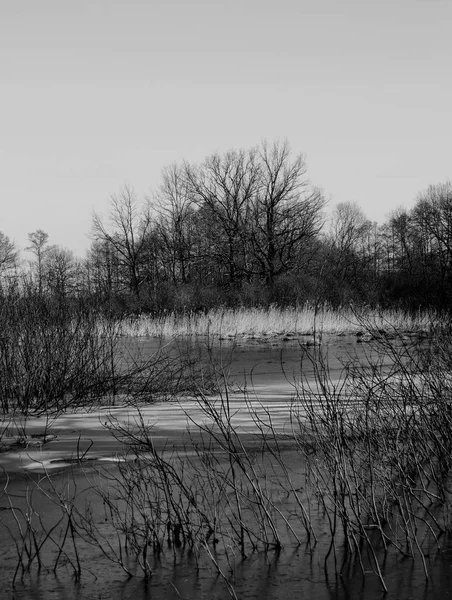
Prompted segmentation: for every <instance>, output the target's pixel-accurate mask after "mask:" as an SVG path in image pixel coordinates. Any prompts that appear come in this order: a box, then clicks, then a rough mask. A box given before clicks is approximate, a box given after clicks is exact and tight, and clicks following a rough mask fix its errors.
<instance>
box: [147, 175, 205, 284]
mask: <svg viewBox="0 0 452 600" xmlns="http://www.w3.org/2000/svg"><path fill="white" fill-rule="evenodd" d="M162 177H163V181H162V184H161V186H160V188H159V189H158V191H157V193H156V197H155V201H156V203H155V207H156V210H157V211H158V213H159V215H160V218H159V221H158V225H157V230H158V233H159V237H160V239H161V241H162V245H163V247H164V256H165V263H166V267H167V269H169V271H170V274H171V279H172V280H173V283H175V284H177V283H187V282H188V280H189V277H190V266H191V262H192V260H193V247H194V244H195V243H196V242H195V236H194V231H193V216H194V210H195V204H194V202H193V197H192V194H191V190H190V187H189V185H188V183H187V179H186V177H185V170H184V168H183V167H181V166H179V165H176V164H173V165H171V166H170V167H167V168H165V169H164V170H163V171H162Z"/></svg>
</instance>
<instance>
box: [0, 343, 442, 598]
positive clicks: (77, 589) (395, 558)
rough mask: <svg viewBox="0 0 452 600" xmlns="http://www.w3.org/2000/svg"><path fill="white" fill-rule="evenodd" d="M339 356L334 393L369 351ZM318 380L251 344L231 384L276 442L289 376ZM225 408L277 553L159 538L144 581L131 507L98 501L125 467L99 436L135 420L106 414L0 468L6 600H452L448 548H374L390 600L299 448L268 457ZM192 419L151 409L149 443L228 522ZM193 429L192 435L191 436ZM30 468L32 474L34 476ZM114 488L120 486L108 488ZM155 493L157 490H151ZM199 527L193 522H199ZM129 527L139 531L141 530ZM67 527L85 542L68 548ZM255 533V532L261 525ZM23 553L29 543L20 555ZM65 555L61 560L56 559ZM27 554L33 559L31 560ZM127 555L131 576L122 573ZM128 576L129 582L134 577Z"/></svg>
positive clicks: (296, 353)
mask: <svg viewBox="0 0 452 600" xmlns="http://www.w3.org/2000/svg"><path fill="white" fill-rule="evenodd" d="M330 346H331V348H330V350H331V352H330V353H329V356H330V358H329V380H330V381H333V382H338V381H340V379H341V376H342V375H341V374H342V370H343V361H344V360H348V359H350V358H351V357H352V356H353V355H355V354H356V353H358V354H359V355H360V357H361V359H362V358H363V357H364V354H365V353H366V352H368V351H369V348H365V347H364V346H363V345H361V346H357V345H356V343H355V340H354V339H352V338H337V339H336V340H334V341H331V342H330ZM141 347H142V350H143V351H144V352H145V353H147V352H151V351H153V350H155V345H153V344H152V342H148V341H146V342H141ZM229 350H230V348H229V347H228V346H226V347H224V346H223V348H222V349H221V353H222V355H223V356H225V354H227V353H228V352H229ZM212 352H213V354H214V356H216V357H218V355H219V354H220V348H219V347H215V348H213V349H212ZM315 368H316V367H315V363H312V362H310V361H308V360H306V357H305V358H304V359H303V360H302V359H301V352H300V347H299V345H298V344H297V342H290V343H287V344H285V345H284V346H283V347H282V346H281V345H278V346H271V345H270V344H260V343H258V342H256V343H253V342H250V341H248V342H247V343H246V344H243V345H242V346H239V347H238V348H236V349H235V351H234V361H233V363H232V365H231V368H230V373H231V378H232V380H233V381H234V386H235V387H236V389H237V390H243V387H244V386H247V387H248V389H249V390H250V394H249V395H248V396H247V398H248V402H249V403H251V404H252V405H253V407H254V408H255V409H257V408H259V409H260V410H261V412H260V413H259V414H261V415H263V416H262V418H264V417H265V416H266V415H267V416H268V415H269V414H270V415H271V419H272V424H273V427H274V429H275V430H276V431H278V432H279V433H281V432H284V431H287V424H288V413H289V410H288V406H289V404H290V402H291V401H292V399H293V396H294V391H295V388H294V377H295V378H297V377H300V373H301V372H302V375H303V377H305V378H307V379H308V380H311V381H313V376H314V370H315ZM251 390H252V393H251ZM230 400H231V402H230V405H229V407H228V408H229V410H230V411H231V413H232V414H233V419H235V421H234V426H238V427H240V429H241V432H242V434H241V438H240V439H241V440H242V441H243V444H244V447H245V448H246V449H247V451H248V452H249V456H250V460H249V462H246V461H245V466H246V467H247V468H248V469H255V472H256V474H257V475H258V477H257V478H254V479H253V481H254V482H256V481H259V482H260V485H262V489H264V488H265V490H266V494H267V496H266V498H270V499H271V500H272V503H273V504H272V505H271V506H270V505H266V504H265V502H264V503H263V504H262V506H261V505H259V506H258V509H259V510H261V509H262V507H265V506H269V510H271V512H272V519H273V522H274V523H277V528H278V535H279V537H280V540H281V542H282V548H281V549H274V548H272V547H269V548H265V547H263V546H264V545H263V544H262V543H260V542H259V543H258V544H256V545H257V546H258V547H257V548H256V550H254V551H253V550H252V549H251V548H250V547H249V545H248V546H247V548H246V557H244V556H242V554H241V552H240V547H239V545H237V543H236V536H235V535H234V534H233V532H231V531H228V528H227V527H226V528H224V530H223V533H222V536H219V542H218V543H217V544H211V545H210V546H208V549H205V548H202V547H200V546H199V544H198V545H197V546H196V545H195V546H194V547H193V548H190V544H189V543H187V544H186V545H185V546H184V545H181V546H177V545H175V544H174V539H173V543H172V544H171V545H169V544H168V541H167V540H168V535H166V533H165V532H160V540H162V541H163V542H162V548H161V551H160V552H159V553H157V554H153V553H152V552H151V551H149V556H148V567H149V570H150V574H151V576H150V577H149V578H143V577H142V571H141V570H140V568H137V566H136V563H135V561H134V560H133V559H132V558H131V557H130V555H129V556H127V555H126V554H124V553H123V550H124V548H123V541H122V540H121V539H118V536H117V533H116V530H115V527H114V523H115V518H116V519H118V518H122V517H123V516H124V515H125V514H126V510H128V508H127V507H128V506H130V504H128V503H127V496H126V497H125V498H126V499H124V495H123V499H122V500H119V501H118V503H117V504H118V506H119V510H118V514H117V515H116V517H112V514H111V512H109V510H108V507H107V506H106V503H105V497H104V498H103V497H102V496H101V495H99V494H98V493H97V491H96V490H99V489H103V490H104V491H105V490H106V489H107V488H108V489H111V488H112V486H113V488H114V484H115V482H117V481H118V480H119V472H118V467H117V466H115V464H114V463H111V462H102V460H103V459H107V458H109V457H111V456H112V454H113V455H114V454H115V453H116V452H119V451H120V450H121V443H120V442H119V441H118V440H114V439H113V438H112V437H111V436H110V434H109V431H108V429H105V427H103V426H102V425H103V424H104V423H105V422H106V420H108V419H110V418H111V415H113V417H114V418H115V419H117V422H118V423H122V424H124V423H127V422H130V420H129V421H128V419H130V410H129V409H127V408H125V407H122V408H116V409H114V410H113V411H112V412H111V413H109V412H107V411H105V412H104V413H101V414H100V415H99V414H93V413H81V412H79V413H77V414H70V413H69V414H65V415H63V416H62V418H61V419H60V420H59V423H52V425H51V428H52V431H55V432H57V434H58V436H59V437H58V439H57V440H56V441H55V442H52V443H49V444H47V445H46V446H44V447H43V448H42V449H40V450H35V449H26V450H25V451H23V452H22V454H21V455H20V460H19V459H16V460H13V458H11V457H7V456H1V457H0V458H1V459H2V461H3V463H2V464H3V467H4V469H7V470H8V475H7V474H6V473H5V474H4V475H3V476H2V478H1V481H2V487H3V490H4V491H3V494H2V495H1V496H0V521H1V525H0V527H1V535H0V586H1V589H2V590H3V593H2V595H1V598H17V599H19V598H23V599H25V598H42V599H44V598H45V599H48V598H58V599H60V598H67V599H68V600H72V599H74V600H75V599H77V600H78V599H89V600H90V599H92V600H95V599H96V600H99V599H101V598H112V599H116V598H117V599H126V598H133V599H134V600H142V599H143V600H144V599H147V598H152V599H153V600H155V599H157V600H158V599H165V600H166V599H173V598H174V599H176V598H177V599H180V598H185V599H190V600H191V599H197V600H198V599H206V600H207V599H208V600H215V599H218V600H223V599H226V598H240V599H242V598H244V599H245V598H249V599H256V600H257V599H265V600H283V599H284V598H286V597H287V596H292V597H305V598H316V599H318V600H323V599H325V600H326V599H332V598H335V599H338V600H346V599H355V598H366V599H371V600H373V599H377V598H378V599H379V598H388V599H391V600H392V599H394V600H395V599H396V598H397V599H405V600H408V599H410V600H433V599H438V600H439V599H440V598H441V599H442V598H448V597H450V596H452V592H451V591H450V590H452V550H451V546H450V544H449V541H448V540H447V538H445V537H444V536H443V537H441V538H440V539H439V541H438V543H439V551H438V548H434V547H432V548H431V552H430V555H429V556H427V558H426V559H425V564H424V562H423V560H422V559H421V557H420V555H419V553H417V554H416V557H415V558H414V559H413V558H402V557H401V555H400V553H398V552H396V551H395V549H394V548H392V547H389V548H388V550H387V551H386V552H383V551H382V549H381V548H380V550H378V548H379V546H378V542H377V541H376V540H375V543H374V548H376V549H377V552H378V562H379V566H380V568H381V575H382V578H383V580H384V582H385V585H386V586H387V593H385V592H384V590H383V587H382V581H381V578H380V577H379V576H378V574H377V573H376V568H375V564H374V561H373V558H372V556H371V555H369V553H368V551H367V549H366V548H363V550H362V552H361V554H359V553H356V552H355V553H353V554H350V553H348V554H347V539H346V538H344V536H341V535H337V536H336V538H335V544H334V547H333V548H332V549H331V547H330V546H331V527H332V524H331V521H330V520H328V518H327V517H326V515H325V511H324V507H325V503H326V504H328V500H325V499H323V502H322V498H319V497H318V496H316V494H315V490H314V489H313V488H312V487H309V486H308V485H307V482H306V477H305V473H304V471H305V464H304V462H303V458H302V457H301V456H300V453H299V452H298V451H297V448H296V447H295V448H294V445H293V441H291V440H290V439H288V440H285V441H284V442H283V443H282V446H281V447H280V452H279V453H278V454H275V455H272V453H271V452H270V451H269V450H270V447H268V448H262V445H261V444H259V443H256V440H255V439H254V438H253V436H252V429H253V427H254V430H255V429H256V426H259V423H260V421H258V422H257V423H256V421H253V419H252V418H250V414H249V412H247V411H246V410H244V399H243V395H241V394H240V392H238V391H237V393H236V394H233V395H232V396H231V399H230ZM183 408H184V410H185V411H186V412H185V414H184V412H183V410H182V409H181V407H180V406H178V405H163V406H154V407H149V408H147V409H146V412H145V418H146V419H149V422H152V424H153V426H154V427H153V430H152V432H153V440H154V442H155V444H156V446H157V447H158V449H159V451H162V450H163V448H166V450H165V452H164V453H163V454H161V456H163V457H164V460H165V461H168V462H167V463H166V464H167V465H168V466H169V467H170V466H174V467H175V477H177V476H178V474H180V473H182V471H183V469H186V470H187V473H189V475H188V478H187V481H189V482H190V490H192V491H193V490H194V491H195V492H196V497H197V501H198V502H199V503H200V504H202V503H204V504H202V506H203V507H207V508H209V505H210V506H211V507H213V506H214V505H215V502H214V500H215V498H219V500H218V506H219V507H221V511H222V512H221V515H222V516H228V515H233V511H234V507H235V506H236V505H235V504H234V498H233V497H232V492H233V488H232V487H231V484H230V482H231V479H230V459H229V458H228V457H227V456H224V455H223V454H222V453H221V452H220V451H219V450H218V448H213V449H212V453H211V454H209V453H206V452H204V453H202V452H201V453H200V452H199V451H196V449H195V450H193V444H194V443H195V444H199V443H200V441H201V440H200V435H199V431H198V429H197V428H196V427H194V426H193V420H194V421H196V422H197V423H203V422H205V419H206V413H205V412H204V413H203V409H202V406H201V407H200V406H199V405H197V404H196V403H195V402H192V403H189V402H187V403H186V404H184V407H183ZM187 425H188V428H189V430H190V431H191V433H190V434H187V432H186V430H187ZM29 426H30V428H31V429H33V428H35V430H36V431H37V430H38V429H39V427H41V428H42V424H40V423H38V422H30V423H29ZM204 441H205V440H204ZM76 446H78V448H77V451H75V447H76ZM272 448H273V446H272ZM85 452H86V456H85ZM74 453H75V454H76V455H77V456H78V458H80V456H83V457H84V458H92V459H93V460H92V461H86V460H85V461H84V462H83V463H82V466H80V465H79V464H74V460H73V459H74ZM278 457H279V458H278ZM212 459H215V461H216V462H215V464H213V463H211V467H210V471H209V469H207V470H206V469H204V470H202V469H201V467H202V465H204V464H207V463H206V462H205V461H207V460H212ZM247 460H248V459H247ZM122 464H123V467H122V469H123V470H124V471H123V472H124V473H126V474H127V477H129V479H128V481H129V482H133V481H135V480H134V479H133V477H134V475H136V473H138V472H140V469H142V467H141V466H140V465H141V463H140V462H139V461H138V462H137V461H135V460H134V459H133V458H132V459H131V460H130V462H126V463H122ZM22 467H26V474H25V475H24V473H23V469H22ZM200 469H201V470H200ZM141 472H142V471H141ZM213 472H217V473H220V474H221V475H222V477H223V480H226V478H227V477H229V479H228V483H227V484H226V487H227V490H226V492H224V490H223V491H219V488H218V484H217V482H216V480H215V481H214V482H213V483H212V481H213V480H212V478H209V473H210V474H211V473H213ZM153 473H154V471H149V472H146V479H145V480H146V481H148V482H149V478H152V477H155V475H154V474H153ZM206 473H207V475H206ZM287 473H289V475H290V481H291V485H292V487H293V489H295V490H297V494H296V495H295V494H288V493H286V492H287ZM241 477H242V479H241V482H242V483H240V485H241V486H242V487H240V492H241V494H242V495H243V497H245V495H248V496H247V497H249V495H250V494H254V495H253V496H252V497H253V498H256V493H255V491H253V490H251V491H250V485H251V484H250V480H249V479H247V478H246V474H245V475H243V474H242V476H241ZM108 478H112V479H110V482H109V483H108V485H107V481H108ZM159 482H161V479H156V480H155V483H156V484H159ZM281 482H283V484H281ZM209 486H211V487H209ZM156 487H158V486H157V485H154V486H148V488H149V489H151V490H155V489H156ZM141 489H142V487H140V488H138V487H135V488H133V489H132V488H130V490H131V492H130V493H131V494H132V496H133V495H135V496H133V497H137V495H138V494H139V493H140V490H141ZM146 493H149V490H147V492H146ZM149 494H150V495H149V498H148V500H147V501H148V502H149V503H152V502H155V503H156V504H155V507H154V513H155V510H156V509H158V507H159V506H163V505H164V504H163V500H162V499H160V500H159V497H157V496H156V495H155V494H156V492H155V491H152V492H151V493H149ZM296 499H298V503H297V502H296ZM215 501H216V500H215ZM159 502H160V504H159ZM121 503H122V504H121ZM245 505H246V507H245V508H244V521H245V522H246V523H247V524H251V523H253V522H254V521H253V519H255V520H256V511H257V510H258V509H257V508H254V507H255V505H253V504H252V503H243V506H245ZM264 505H265V506H264ZM300 505H301V506H302V507H304V508H306V510H307V511H308V512H309V519H310V523H311V526H312V528H313V529H314V530H315V535H316V538H317V540H316V542H315V543H314V540H313V538H312V537H310V536H309V534H308V531H307V529H306V526H305V524H303V519H302V518H301V508H300ZM187 506H189V503H188V504H187ZM206 510H207V509H206ZM212 510H213V509H212ZM87 511H88V512H87ZM278 511H279V512H278ZM151 512H152V511H151ZM87 514H89V515H90V516H91V523H92V524H94V527H95V531H94V536H93V537H94V538H96V539H98V540H99V539H100V544H99V543H93V539H92V538H90V531H89V527H88V528H87V527H86V523H87V522H85V521H84V520H83V517H84V516H86V515H87ZM191 514H192V515H194V513H193V512H192V513H191ZM281 514H284V515H289V516H290V518H289V524H290V527H291V528H292V529H293V531H295V534H296V535H297V537H298V539H299V543H298V542H297V541H296V539H295V538H294V534H293V532H291V531H290V528H289V527H288V526H287V525H285V524H284V522H283V520H282V518H281V516H280V515H281ZM195 517H196V515H194V516H193V519H195ZM134 518H135V519H136V523H137V529H138V523H139V521H140V518H139V516H134ZM129 522H130V521H129ZM231 522H232V516H231ZM256 523H257V521H256ZM71 525H74V528H75V529H76V531H77V533H76V534H74V536H73V538H72V530H71ZM250 526H251V525H250ZM231 527H232V525H231ZM253 527H254V528H255V529H256V528H258V525H257V524H256V525H253ZM259 535H260V538H261V539H262V538H263V536H264V537H266V539H270V540H271V539H272V534H271V531H270V532H269V531H268V530H267V531H266V532H263V533H260V534H259ZM369 535H371V534H369ZM21 541H22V542H24V543H23V544H21V543H20V542H21ZM63 541H64V543H63ZM16 542H17V543H18V545H17V546H16ZM37 546H38V547H40V552H39V558H40V560H41V561H42V565H41V567H40V568H39V565H38V562H37V557H35V558H34V559H33V560H32V561H31V567H30V570H29V572H28V570H27V569H25V571H26V572H25V573H22V570H21V569H19V571H18V573H17V576H16V579H15V581H14V583H13V578H14V575H15V571H16V569H17V566H18V564H19V566H20V561H21V560H22V563H23V565H24V567H27V565H28V564H29V562H30V557H31V556H33V552H34V551H35V549H36V547H37ZM61 547H63V552H60V548H61ZM149 547H150V548H151V546H149ZM23 548H25V550H26V551H28V552H29V554H28V555H27V552H26V551H25V552H23ZM329 550H330V551H329ZM121 552H122V553H123V554H122V558H123V563H124V568H123V567H121V565H120V564H118V560H117V559H118V557H119V556H120V555H121ZM112 558H115V559H116V562H114V561H112ZM56 563H57V568H56V570H55V573H54V572H53V571H54V567H55V564H56ZM125 569H127V570H129V572H130V573H132V574H133V575H134V576H132V577H129V576H128V575H127V574H126V572H125ZM425 569H427V571H428V575H429V577H428V579H427V578H426V576H425Z"/></svg>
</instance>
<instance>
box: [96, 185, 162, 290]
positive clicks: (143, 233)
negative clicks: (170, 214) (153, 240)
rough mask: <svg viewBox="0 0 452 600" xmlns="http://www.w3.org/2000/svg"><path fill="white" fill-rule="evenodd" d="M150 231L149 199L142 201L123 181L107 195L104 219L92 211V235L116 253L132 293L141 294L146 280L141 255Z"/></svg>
mask: <svg viewBox="0 0 452 600" xmlns="http://www.w3.org/2000/svg"><path fill="white" fill-rule="evenodd" d="M150 231H151V212H150V207H149V203H148V201H144V203H142V204H141V205H140V204H139V202H138V200H137V196H136V193H135V191H134V189H133V188H132V187H131V186H129V185H125V186H124V187H123V188H122V190H121V191H120V192H119V194H117V195H112V196H111V197H110V212H109V216H108V221H107V223H105V222H104V220H103V219H102V217H101V216H100V215H98V214H97V213H94V214H93V225H92V237H93V239H94V240H96V241H99V242H104V243H105V244H108V245H109V246H110V248H111V249H112V251H113V252H114V253H115V254H116V256H117V258H118V260H119V262H120V264H121V266H122V269H123V272H124V277H125V279H126V283H127V285H128V287H129V289H130V290H131V291H132V292H133V294H134V295H135V296H136V297H137V298H139V297H140V287H141V285H142V283H143V282H144V280H145V265H144V264H143V261H142V256H143V253H144V250H145V247H146V243H147V236H148V235H149V233H150Z"/></svg>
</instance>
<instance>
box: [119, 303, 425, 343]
mask: <svg viewBox="0 0 452 600" xmlns="http://www.w3.org/2000/svg"><path fill="white" fill-rule="evenodd" d="M433 321H434V317H433V315H432V314H430V313H427V312H420V311H419V312H418V313H416V314H408V313H406V312H405V311H401V310H397V309H388V310H379V309H360V310H355V309H354V308H352V307H344V308H340V309H333V308H331V307H329V306H321V307H318V306H312V305H309V304H306V305H304V306H302V307H289V308H280V307H277V306H270V307H269V308H216V309H212V310H210V311H209V312H207V313H194V312H190V313H183V314H180V313H175V312H170V313H166V314H163V315H160V316H158V317H152V316H150V315H141V316H139V317H135V316H133V317H126V318H125V319H123V320H122V322H121V324H120V331H121V335H123V336H127V337H161V338H172V337H178V336H214V337H218V338H234V337H239V336H254V337H259V338H265V337H278V336H284V335H289V334H292V335H293V334H296V335H314V334H331V335H344V334H357V333H362V332H363V331H367V332H368V331H369V330H384V331H390V332H396V333H401V332H402V333H403V332H414V331H428V330H429V329H430V327H431V324H432V322H433Z"/></svg>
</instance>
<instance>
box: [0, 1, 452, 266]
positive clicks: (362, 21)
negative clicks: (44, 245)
mask: <svg viewBox="0 0 452 600" xmlns="http://www.w3.org/2000/svg"><path fill="white" fill-rule="evenodd" d="M451 25H452V1H451V0H423V1H420V0H378V1H377V0H372V1H371V0H278V1H276V0H273V1H269V0H228V2H226V1H225V0H202V1H201V0H185V1H184V0H147V1H145V0H77V1H74V0H39V2H37V1H36V0H0V231H3V232H4V233H5V234H6V235H8V236H9V237H10V238H11V239H12V240H14V242H15V243H16V244H17V246H19V248H22V249H23V248H25V247H26V246H27V235H28V234H29V233H31V232H33V231H36V230H37V229H42V230H44V231H46V232H47V233H48V234H49V241H50V243H52V244H59V245H61V246H63V247H67V248H69V249H70V250H73V251H74V252H75V254H76V255H78V256H83V255H84V253H85V251H86V250H87V249H88V247H89V245H90V238H89V233H90V229H91V222H92V215H93V211H96V212H98V213H101V214H105V215H106V214H108V202H109V197H110V196H111V195H112V194H116V193H118V192H119V191H120V189H121V187H122V186H124V184H128V185H131V186H133V187H134V188H135V190H136V192H137V194H138V196H139V197H140V198H142V197H144V196H145V195H150V194H152V191H153V190H155V189H156V188H157V187H158V185H159V184H160V181H161V171H162V169H163V168H164V167H166V166H168V165H170V164H172V163H174V162H176V163H177V162H181V161H182V160H187V161H189V162H191V163H199V162H202V161H203V159H205V158H206V157H207V156H209V155H211V154H212V153H214V152H220V153H223V152H226V151H228V150H230V149H233V148H235V149H238V148H251V147H253V146H255V145H257V144H259V143H261V142H262V141H263V140H268V141H270V142H271V141H273V140H276V139H279V140H284V139H287V140H288V142H289V144H290V146H291V148H292V151H293V153H294V156H296V155H297V154H298V153H302V154H303V155H304V156H305V159H306V163H307V176H308V178H309V180H310V182H311V183H312V185H315V186H317V187H320V188H322V189H323V191H324V193H325V195H326V196H327V197H328V198H329V199H330V204H331V205H332V206H333V205H334V204H337V203H339V202H356V203H357V204H358V205H359V206H360V207H361V208H362V210H363V211H364V213H365V215H366V216H367V217H368V218H369V219H371V220H373V221H377V222H379V223H381V222H383V221H384V220H385V219H386V218H387V217H388V215H389V214H390V213H391V211H392V210H394V209H396V208H398V207H401V206H403V207H405V208H407V209H409V208H410V207H412V206H413V204H414V202H415V199H416V196H417V195H418V194H419V193H420V192H422V191H423V190H425V189H426V188H427V187H428V186H429V185H431V184H435V183H439V182H444V181H447V180H450V179H451V178H452V160H451V159H452V149H451V140H452V77H451V76H450V73H451V72H452V36H451V35H450V31H451Z"/></svg>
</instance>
